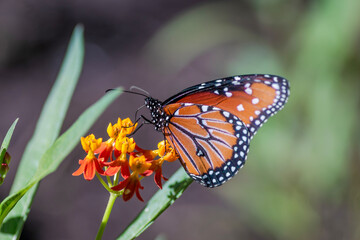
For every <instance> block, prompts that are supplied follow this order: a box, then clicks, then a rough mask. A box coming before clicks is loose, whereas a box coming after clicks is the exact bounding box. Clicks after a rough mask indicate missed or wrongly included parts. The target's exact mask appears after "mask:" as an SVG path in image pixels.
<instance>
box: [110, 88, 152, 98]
mask: <svg viewBox="0 0 360 240" xmlns="http://www.w3.org/2000/svg"><path fill="white" fill-rule="evenodd" d="M139 89H141V88H139ZM110 91H122V92H126V93H131V94H135V95H140V96H143V97H149V96H150V95H149V93H148V92H146V91H145V90H142V91H144V92H145V93H146V94H144V93H139V92H133V91H128V90H120V89H117V88H110V89H107V90H106V91H105V92H106V93H107V92H110Z"/></svg>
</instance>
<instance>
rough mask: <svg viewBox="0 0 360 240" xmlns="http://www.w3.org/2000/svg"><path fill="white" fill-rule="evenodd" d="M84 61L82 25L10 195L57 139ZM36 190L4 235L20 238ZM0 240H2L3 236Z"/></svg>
mask: <svg viewBox="0 0 360 240" xmlns="http://www.w3.org/2000/svg"><path fill="white" fill-rule="evenodd" d="M83 58H84V39H83V27H82V26H80V25H79V26H77V27H75V29H74V32H73V35H72V37H71V40H70V44H69V47H68V49H67V53H66V56H65V59H64V62H63V64H62V67H61V69H60V72H59V74H58V77H57V79H56V81H55V83H54V86H53V88H52V89H51V92H50V94H49V96H48V98H47V100H46V102H45V104H44V107H43V109H42V112H41V115H40V117H39V120H38V122H37V125H36V129H35V132H34V135H33V137H32V138H31V140H30V141H29V143H28V144H27V146H26V149H25V151H24V154H23V157H22V159H21V162H20V165H19V168H18V170H17V173H16V177H15V180H14V183H13V185H12V188H11V191H10V194H14V193H17V192H18V191H19V190H20V189H23V188H24V186H25V185H26V184H27V183H28V182H29V180H30V179H31V178H32V177H33V176H34V174H35V172H36V171H37V169H38V167H39V163H40V159H41V156H42V155H43V154H44V153H45V151H46V150H47V149H48V148H49V147H50V146H51V145H52V144H53V143H54V141H55V140H56V138H57V137H58V135H59V132H60V129H61V126H62V123H63V120H64V118H65V115H66V112H67V109H68V106H69V103H70V100H71V97H72V95H73V92H74V89H75V86H76V84H77V81H78V79H79V76H80V72H81V69H82V63H83ZM36 189H37V185H36V186H34V188H32V189H31V190H30V191H28V192H27V193H26V195H25V196H24V197H23V198H22V199H21V201H20V202H19V204H17V205H16V206H15V207H14V209H13V210H12V211H11V212H10V214H9V216H7V219H6V220H5V221H6V222H7V225H6V227H5V226H2V228H1V232H3V231H5V228H6V229H7V230H9V229H11V231H7V232H11V234H13V235H14V237H13V238H18V237H19V236H20V234H19V233H20V232H21V229H22V227H23V223H24V222H25V220H26V218H27V215H28V213H29V211H30V206H31V203H32V199H33V197H34V196H35V192H36ZM10 209H11V208H10ZM10 209H6V211H3V210H5V209H0V211H1V212H0V213H1V214H0V216H1V217H0V219H1V220H3V219H4V217H5V216H6V215H7V214H8V211H10ZM0 222H2V221H0ZM0 238H1V239H3V237H2V236H1V234H0Z"/></svg>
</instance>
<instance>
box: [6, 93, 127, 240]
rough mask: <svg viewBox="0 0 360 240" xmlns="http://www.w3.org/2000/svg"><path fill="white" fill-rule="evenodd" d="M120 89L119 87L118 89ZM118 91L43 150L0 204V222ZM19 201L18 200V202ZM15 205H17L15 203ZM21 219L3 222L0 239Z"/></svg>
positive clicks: (54, 168) (94, 106) (83, 132)
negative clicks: (30, 175) (29, 171)
mask: <svg viewBox="0 0 360 240" xmlns="http://www.w3.org/2000/svg"><path fill="white" fill-rule="evenodd" d="M119 90H120V89H119ZM121 92H122V91H121V90H120V91H111V92H109V93H107V94H106V95H105V96H104V97H102V98H101V99H100V100H99V101H97V102H96V103H95V104H93V105H92V106H91V107H89V108H88V109H87V110H86V111H85V112H84V113H83V114H81V116H80V117H79V118H78V119H77V120H76V122H75V123H74V124H73V125H72V126H71V127H70V128H69V129H68V130H67V131H66V132H65V133H64V134H62V135H61V136H60V137H59V138H58V139H57V140H56V141H55V143H54V144H53V145H52V146H51V147H50V148H49V149H48V150H47V151H46V152H45V154H44V155H43V156H42V158H41V160H40V166H39V168H38V170H37V172H36V174H35V175H34V177H33V178H32V179H31V180H30V181H29V182H28V183H27V184H26V185H25V186H24V187H23V188H22V189H20V190H19V191H17V192H16V193H13V194H11V195H10V196H8V197H7V198H6V199H5V200H4V201H2V203H1V204H0V222H2V220H3V219H4V217H5V216H6V214H7V213H8V212H9V211H10V210H11V209H12V208H13V207H14V206H15V204H16V203H17V202H18V201H19V200H20V199H21V198H22V197H23V196H24V195H25V193H26V192H27V191H28V190H29V189H30V188H31V187H32V186H34V185H36V184H37V183H38V182H39V181H40V180H41V179H43V178H44V177H46V176H47V175H48V174H50V173H52V172H54V171H55V170H56V169H57V167H58V166H59V165H60V163H61V162H62V161H63V160H64V159H65V157H66V156H67V155H68V154H69V153H70V152H71V151H72V150H73V149H74V147H75V146H76V145H78V144H79V141H80V137H81V136H83V135H85V134H86V132H87V131H88V130H89V128H90V127H91V126H92V125H93V124H94V122H95V121H96V119H97V118H98V117H99V116H100V115H101V114H102V113H103V111H104V110H105V109H106V108H107V107H108V106H109V104H110V103H112V102H113V101H114V100H115V98H117V97H118V96H119V95H120V94H121ZM19 203H20V202H19ZM16 206H17V205H16ZM20 220H21V216H18V217H15V218H12V219H9V218H7V221H6V222H4V224H3V226H2V229H1V231H2V232H1V234H0V236H1V239H11V238H12V237H13V236H14V235H13V232H12V230H13V229H14V223H15V222H18V221H20Z"/></svg>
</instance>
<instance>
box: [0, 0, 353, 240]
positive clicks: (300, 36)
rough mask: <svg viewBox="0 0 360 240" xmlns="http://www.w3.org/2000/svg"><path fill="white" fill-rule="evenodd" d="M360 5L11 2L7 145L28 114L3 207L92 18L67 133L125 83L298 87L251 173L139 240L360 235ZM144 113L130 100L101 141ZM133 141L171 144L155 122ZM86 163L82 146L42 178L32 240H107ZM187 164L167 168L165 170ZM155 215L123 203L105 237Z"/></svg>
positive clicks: (328, 1)
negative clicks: (79, 172)
mask: <svg viewBox="0 0 360 240" xmlns="http://www.w3.org/2000/svg"><path fill="white" fill-rule="evenodd" d="M358 10H360V2H359V1H357V0H344V1H335V0H324V1H311V0H294V1H285V0H271V1H265V0H254V1H250V0H248V1H201V0H198V1H196V0H183V1H174V0H168V1H162V0H154V1H129V0H126V1H110V0H107V1H45V0H38V1H25V0H23V1H21V0H13V1H10V0H3V1H1V2H0V104H1V105H0V106H1V111H2V114H1V120H0V137H1V138H3V136H4V135H5V133H6V131H7V129H8V128H9V127H10V125H11V123H12V122H13V121H14V119H15V118H17V117H19V118H20V120H19V123H18V125H17V127H16V129H15V132H14V135H13V138H12V141H11V145H10V148H9V152H10V153H11V155H12V162H11V164H10V172H9V174H8V177H7V178H6V180H5V183H4V185H2V186H1V187H0V196H1V199H3V198H4V197H5V196H7V194H8V191H9V189H10V186H11V182H12V180H13V178H14V174H15V171H16V167H17V165H18V163H19V160H20V158H21V155H22V153H23V150H24V148H25V146H26V143H27V141H28V140H29V139H30V137H31V135H32V133H33V130H34V127H35V124H36V121H37V118H38V116H39V114H40V111H41V108H42V104H43V103H44V101H45V99H46V97H47V95H48V93H49V90H50V88H51V86H52V84H53V82H54V81H55V78H56V75H57V73H58V70H59V67H60V64H61V62H62V59H63V56H64V53H65V50H66V46H67V44H68V41H69V39H70V36H71V32H72V30H73V28H74V26H75V25H76V24H77V23H82V24H83V25H84V27H85V41H86V49H85V62H84V69H83V72H82V75H81V78H80V81H79V84H78V86H77V89H76V91H75V95H74V97H73V99H72V103H71V105H70V109H69V112H68V115H67V118H66V120H65V124H64V127H63V130H65V129H67V128H68V127H69V126H70V125H71V124H72V123H73V122H74V121H75V120H76V119H77V117H78V116H79V115H80V113H81V112H82V111H84V110H85V109H86V108H87V107H88V106H89V105H91V104H92V103H93V102H95V101H96V100H97V99H99V98H100V97H101V96H103V94H104V92H105V90H106V89H108V88H113V87H116V86H123V87H125V88H129V87H130V86H132V85H136V86H139V87H141V88H143V89H145V90H147V91H149V92H150V93H151V94H152V96H153V97H155V98H159V99H160V100H164V99H166V98H167V97H169V96H171V95H173V94H175V93H177V92H178V91H180V90H182V89H184V88H186V87H188V86H191V85H193V84H197V83H201V82H204V81H208V80H212V79H216V78H220V77H225V76H231V75H235V74H247V73H269V74H277V75H281V76H284V77H286V78H288V79H289V81H290V83H291V87H292V89H291V90H292V94H291V96H290V100H289V103H288V104H287V106H286V107H285V108H284V110H283V111H281V112H280V113H279V114H277V115H276V116H275V117H274V118H272V119H271V120H270V121H269V122H268V123H267V124H265V126H264V127H263V128H262V129H261V130H260V131H259V133H258V134H257V136H256V137H255V138H254V139H253V141H252V143H251V148H250V149H251V150H250V153H249V157H248V162H247V164H246V166H245V168H244V169H242V170H241V171H240V173H239V174H238V175H237V176H236V177H235V178H234V179H233V180H231V181H230V182H229V183H226V184H225V185H224V186H223V187H221V188H217V189H206V188H203V187H201V186H200V185H198V184H195V183H194V184H192V185H191V186H190V187H189V188H188V189H187V190H186V191H185V193H184V194H183V195H182V196H181V198H180V199H179V200H178V201H176V203H175V204H174V205H173V206H171V207H170V208H169V209H168V210H167V211H165V212H164V213H163V214H162V215H161V216H160V217H159V218H158V219H157V220H156V221H155V223H154V224H153V225H152V226H151V227H150V228H149V229H148V230H146V231H145V232H144V233H143V234H142V235H141V237H139V239H155V238H156V239H264V240H269V239H360V228H359V227H360V224H359V222H360V206H359V204H360V190H359V185H360V177H359V176H360V175H359V170H360V165H359V156H360V154H359V147H360V144H359V136H360V131H359V127H358V122H359V121H358V119H359V115H360V114H359V109H360V108H359V107H360V106H359V105H360V104H359V103H360V101H359V98H360V96H359V89H360V88H359V77H360V68H359V66H360V54H359V52H360V51H359V48H360V45H359V36H360V35H359V33H360V27H359V25H360V15H359V14H358ZM142 104H143V99H142V98H141V97H139V96H132V95H126V94H124V95H122V96H121V97H120V98H119V99H118V100H117V101H116V102H115V103H114V104H113V105H112V106H111V108H109V109H108V110H107V111H106V112H105V114H104V115H103V116H102V117H101V118H100V119H99V121H98V122H97V123H96V124H95V125H94V126H93V128H92V130H91V132H93V133H95V134H96V136H97V137H104V138H105V137H106V127H107V124H108V122H113V123H114V122H115V121H116V119H117V117H118V116H119V117H122V118H124V117H133V114H134V112H135V110H136V109H137V108H138V107H139V106H141V105H142ZM136 137H137V138H136ZM135 139H136V141H137V143H138V144H139V145H141V146H143V147H144V148H149V149H150V148H154V147H156V143H157V142H158V141H160V140H162V135H161V134H159V133H156V132H155V130H154V129H153V127H151V126H146V127H143V128H142V130H141V131H140V133H138V134H137V136H135ZM154 139H156V141H154ZM83 157H84V153H83V151H82V149H81V146H80V143H79V146H78V147H77V148H76V149H75V151H74V152H73V153H72V154H71V155H70V156H69V157H68V158H67V159H66V160H65V161H64V162H63V163H62V165H61V166H60V168H59V169H58V171H57V172H56V173H54V174H51V175H50V176H48V177H47V178H45V179H44V180H43V181H42V182H41V184H40V187H39V190H38V193H37V195H36V197H35V199H34V203H33V207H32V209H31V212H30V215H29V218H28V220H27V222H26V224H25V227H24V231H23V234H22V236H21V239H93V238H94V237H95V236H96V232H97V228H98V226H99V223H100V221H101V217H102V214H103V211H104V209H105V206H106V202H107V197H108V195H107V193H106V191H105V190H104V189H103V188H102V186H101V185H100V183H99V182H98V181H97V180H93V181H91V182H87V181H85V180H84V179H83V178H81V177H72V176H71V173H72V172H74V171H75V170H76V169H77V167H78V164H77V160H78V159H79V158H83ZM179 167H180V164H178V163H174V164H167V167H166V169H165V171H164V175H165V176H167V177H170V176H171V174H172V173H173V172H174V171H175V170H176V169H177V168H179ZM144 186H145V190H143V191H142V195H143V197H144V199H145V201H146V200H148V199H150V197H151V196H152V195H153V194H154V193H155V191H157V189H156V187H155V184H154V183H153V181H152V180H150V179H147V181H144ZM143 206H144V203H142V202H139V201H137V199H135V198H134V199H132V200H131V201H129V202H126V203H124V202H123V201H122V200H121V199H119V200H118V201H117V203H116V204H115V207H114V209H113V211H112V214H111V217H110V221H109V224H108V226H107V228H106V230H105V235H104V239H114V238H115V237H116V236H118V235H119V234H120V233H121V232H122V230H123V229H124V228H125V227H126V226H127V225H128V224H129V223H130V221H131V220H132V219H133V218H134V217H135V216H136V215H137V213H138V212H139V211H140V210H141V209H142V207H143Z"/></svg>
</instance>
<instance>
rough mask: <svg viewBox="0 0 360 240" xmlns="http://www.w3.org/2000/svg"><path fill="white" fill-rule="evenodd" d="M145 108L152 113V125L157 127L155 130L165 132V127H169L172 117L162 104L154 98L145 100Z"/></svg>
mask: <svg viewBox="0 0 360 240" xmlns="http://www.w3.org/2000/svg"><path fill="white" fill-rule="evenodd" d="M145 106H146V107H147V108H148V109H149V110H150V113H151V121H150V122H151V124H153V125H154V126H155V130H156V131H159V132H163V129H164V127H166V126H168V123H169V119H170V116H169V115H167V114H166V113H165V111H164V109H163V106H162V102H161V101H159V100H157V99H154V98H152V97H147V98H145Z"/></svg>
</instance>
